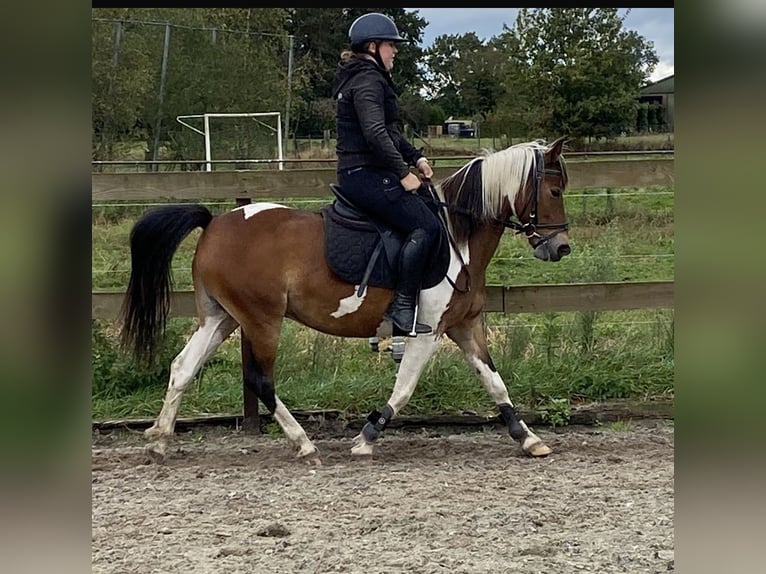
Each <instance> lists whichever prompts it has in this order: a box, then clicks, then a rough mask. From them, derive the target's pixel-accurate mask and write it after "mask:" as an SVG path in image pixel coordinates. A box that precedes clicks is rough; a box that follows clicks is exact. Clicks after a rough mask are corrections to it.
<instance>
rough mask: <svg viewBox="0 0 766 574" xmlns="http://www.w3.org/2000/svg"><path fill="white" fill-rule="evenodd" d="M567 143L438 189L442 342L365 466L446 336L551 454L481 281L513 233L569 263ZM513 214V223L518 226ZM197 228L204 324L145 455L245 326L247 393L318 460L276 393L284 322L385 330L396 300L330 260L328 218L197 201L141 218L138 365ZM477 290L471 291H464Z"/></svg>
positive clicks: (411, 374)
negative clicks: (512, 382)
mask: <svg viewBox="0 0 766 574" xmlns="http://www.w3.org/2000/svg"><path fill="white" fill-rule="evenodd" d="M563 144H564V138H559V139H558V140H556V141H555V142H553V143H552V144H550V145H546V144H544V143H543V142H540V141H535V142H528V143H524V144H518V145H514V146H511V147H509V148H506V149H504V150H501V151H496V152H491V153H490V152H487V153H485V154H484V155H482V156H480V157H477V158H475V159H473V160H471V161H470V162H469V163H467V164H466V165H464V166H463V167H461V168H460V169H459V170H457V171H456V172H455V173H454V174H453V175H451V176H449V177H447V178H445V179H444V180H442V181H440V182H438V183H437V185H436V186H435V197H436V199H434V202H435V203H436V205H438V208H439V209H441V210H442V212H443V213H445V222H446V223H447V229H448V231H449V233H450V235H451V239H452V241H451V242H450V261H449V267H448V271H447V276H446V277H445V278H444V279H443V280H442V281H441V282H440V283H438V284H437V285H435V286H433V287H431V288H428V289H423V290H422V291H421V292H420V298H419V305H418V314H419V321H421V322H424V323H427V324H430V325H434V326H435V328H434V332H433V333H430V334H420V335H417V336H416V337H413V338H409V339H408V340H407V344H406V347H405V352H404V356H403V358H402V361H401V364H400V366H399V369H398V371H397V375H396V381H395V383H394V388H393V391H392V393H391V396H390V398H389V400H388V402H387V403H386V404H385V405H384V406H383V407H382V408H381V410H380V411H374V412H373V413H371V414H370V417H368V422H367V423H366V424H365V426H364V428H363V430H362V431H361V432H360V433H359V435H357V436H356V437H355V438H354V440H353V446H352V448H351V453H352V454H353V455H361V456H368V455H371V454H372V452H373V446H374V444H375V440H376V439H377V438H378V436H379V435H380V433H381V431H382V430H383V429H384V428H385V426H386V425H387V423H388V422H389V421H390V420H391V419H392V418H393V417H394V416H396V414H397V413H399V412H401V410H402V408H404V406H405V405H406V404H407V402H408V400H409V399H410V397H411V396H412V393H413V391H414V390H415V386H416V384H417V382H418V378H419V376H420V374H421V372H422V370H423V368H424V366H425V364H426V363H427V361H428V360H429V359H430V357H431V356H432V355H433V353H434V351H435V350H436V348H437V347H438V345H439V342H440V339H441V338H442V335H445V334H446V335H447V336H448V337H449V338H450V339H452V340H453V341H454V342H455V343H456V344H457V345H458V347H459V348H460V349H461V350H462V352H463V354H464V357H465V360H466V361H467V362H468V364H470V365H471V367H473V369H474V370H475V372H476V374H477V375H478V377H479V379H480V380H481V382H482V384H483V385H484V387H485V388H486V390H487V392H488V393H489V395H490V396H491V397H492V399H493V400H494V401H495V404H496V405H497V407H498V409H499V412H500V416H501V418H502V420H503V422H504V423H505V424H506V425H507V427H508V430H509V433H510V435H511V437H512V438H513V439H515V440H516V441H518V443H519V444H520V446H521V450H522V451H523V452H524V453H525V454H527V455H530V456H534V457H539V456H545V455H547V454H549V453H550V452H551V449H550V448H549V447H548V446H547V445H546V444H544V443H543V441H542V440H541V439H540V438H539V437H538V436H537V435H535V434H534V433H533V432H532V431H531V430H530V429H529V428H528V427H527V425H526V424H525V423H524V421H523V420H521V419H520V418H519V416H518V414H517V412H516V410H515V408H514V406H513V404H512V403H511V400H510V398H509V396H508V390H507V388H506V386H505V383H504V382H503V379H502V377H501V376H500V374H499V373H498V372H497V370H496V369H495V366H494V365H493V363H492V359H491V358H490V355H489V352H488V349H487V341H486V339H485V336H484V330H483V328H482V312H483V309H484V304H485V299H486V294H485V273H486V269H487V265H488V264H489V262H490V259H491V258H492V256H493V254H494V252H495V250H496V249H497V246H498V244H499V242H500V239H501V237H502V235H503V232H504V231H505V229H506V228H507V227H510V228H513V229H515V230H516V232H517V233H519V234H521V233H523V234H524V235H525V236H526V239H527V240H528V242H529V244H530V246H531V247H532V249H533V251H534V255H535V257H537V258H538V259H541V260H543V261H558V260H560V259H561V258H562V257H564V256H565V255H568V254H569V253H570V247H569V238H568V234H567V229H568V225H567V222H566V217H565V213H564V199H563V193H564V190H565V188H566V186H567V182H568V176H567V171H566V165H565V162H564V160H563V157H562V156H561V151H562V146H563ZM514 218H516V219H514ZM197 227H201V228H202V229H203V232H202V233H201V235H200V237H199V240H198V242H197V246H196V252H195V255H194V260H193V264H192V277H193V283H194V294H195V301H196V306H197V314H198V318H199V326H198V328H197V330H196V331H195V332H194V334H193V335H192V336H191V338H190V339H189V341H188V342H187V344H186V346H185V347H184V348H183V350H182V351H181V352H180V353H179V354H178V356H176V358H175V359H174V360H173V362H172V365H171V372H170V380H169V383H168V388H167V393H166V395H165V399H164V403H163V406H162V410H161V412H160V414H159V416H158V417H157V419H156V421H155V422H154V425H153V426H152V427H151V428H149V429H147V430H146V433H145V436H146V438H147V439H148V444H147V445H146V452H147V453H148V454H149V455H150V456H151V457H152V458H153V459H155V460H157V461H161V460H162V459H163V458H164V456H165V452H166V449H167V445H168V441H169V440H170V439H171V438H172V436H173V433H174V428H175V421H176V416H177V413H178V408H179V405H180V402H181V398H182V396H183V393H184V391H185V390H186V388H187V387H188V385H189V383H190V382H191V381H192V379H193V378H194V376H195V375H196V373H197V372H198V371H199V369H200V368H201V367H202V365H203V364H204V363H205V361H207V360H208V359H209V358H210V356H211V355H212V354H213V352H214V351H215V350H216V348H217V347H218V346H219V345H220V344H221V343H222V342H223V341H224V340H225V339H226V338H227V337H228V336H229V335H231V333H232V332H233V331H234V330H235V329H236V328H237V326H239V327H241V330H242V334H243V337H245V338H246V339H247V341H249V342H250V346H249V348H247V346H244V347H245V348H244V350H243V361H247V362H248V363H250V364H251V365H253V366H254V368H252V369H248V373H249V375H248V377H247V380H246V381H245V384H246V385H247V386H248V387H249V388H250V389H252V390H253V391H254V392H255V394H256V395H257V396H258V398H259V400H260V401H261V402H262V403H263V404H264V405H265V406H266V407H267V408H268V410H269V411H270V412H271V414H272V415H273V417H274V419H275V420H276V421H277V423H279V425H280V426H281V427H282V430H283V431H284V434H285V436H286V437H287V438H288V440H289V441H290V442H291V443H292V445H293V446H294V447H295V448H296V450H297V457H298V458H300V459H304V460H306V461H307V462H309V463H313V464H321V462H320V459H319V453H318V450H317V448H316V446H315V445H314V444H313V442H312V441H311V440H310V439H309V438H308V436H307V435H306V432H305V431H304V429H303V428H302V427H301V425H300V424H299V423H298V422H297V421H296V420H295V418H294V417H293V416H292V414H291V413H290V411H289V410H288V409H287V408H286V407H285V405H284V404H283V403H282V401H281V400H280V399H279V397H278V396H277V395H276V394H275V391H274V381H273V373H274V362H275V359H276V356H277V344H278V340H279V333H280V328H281V325H282V321H283V319H284V318H285V317H287V318H290V319H293V320H295V321H298V322H299V323H302V324H303V325H306V326H308V327H311V328H312V329H315V330H317V331H321V332H323V333H327V334H330V335H336V336H340V337H359V338H363V337H371V336H375V335H385V334H387V332H388V331H387V329H388V330H390V323H388V322H387V321H384V319H383V313H384V312H385V310H386V308H387V306H388V304H389V302H390V301H391V299H392V296H393V291H392V290H390V289H386V288H381V287H374V286H370V287H369V288H367V289H366V290H364V292H363V293H362V294H361V295H360V294H359V292H358V289H357V287H358V286H355V285H352V284H351V283H347V282H344V281H342V280H341V279H340V278H339V277H337V276H336V275H335V274H334V273H333V272H332V271H331V270H330V268H329V267H328V265H327V263H326V261H325V253H324V250H323V246H324V228H323V218H322V215H321V214H320V213H317V212H310V211H306V210H301V209H293V208H288V207H285V206H282V205H278V204H273V203H254V204H249V205H245V206H242V207H238V208H236V209H234V210H232V211H229V212H227V213H225V214H222V215H219V216H213V215H212V214H211V213H210V211H209V210H208V209H207V208H206V207H204V206H200V205H169V206H163V207H160V208H157V209H154V210H152V211H149V212H147V213H146V214H144V215H143V216H142V217H141V218H140V219H139V220H138V221H137V222H136V224H135V225H134V227H133V229H132V231H131V236H130V248H131V274H130V280H129V285H128V288H127V293H126V297H125V300H124V304H123V308H122V313H121V321H122V331H121V340H122V343H123V345H124V346H125V347H126V348H129V349H131V350H132V352H133V353H134V354H135V355H136V356H137V357H138V358H140V359H147V358H151V357H152V356H153V353H154V351H155V349H156V343H157V341H158V339H159V337H161V336H162V335H163V334H164V329H165V325H166V319H167V316H168V313H169V302H170V290H171V283H172V281H171V271H170V265H171V261H172V258H173V254H174V253H175V251H176V249H177V248H178V246H179V244H180V243H181V241H182V240H183V239H184V238H185V237H186V236H188V234H189V233H191V231H192V230H194V229H196V228H197ZM460 285H464V286H466V285H470V288H460V287H459V286H460Z"/></svg>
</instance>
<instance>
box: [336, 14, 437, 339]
mask: <svg viewBox="0 0 766 574" xmlns="http://www.w3.org/2000/svg"><path fill="white" fill-rule="evenodd" d="M348 36H349V41H350V43H351V50H350V51H348V50H346V51H344V52H343V53H342V54H341V62H340V63H339V65H338V69H337V70H336V73H335V80H334V83H333V88H332V96H333V99H335V101H336V102H337V111H336V127H337V132H338V143H337V147H336V153H337V156H338V164H337V169H338V183H339V185H340V187H341V189H342V190H343V194H344V196H346V197H348V198H349V199H350V200H351V201H352V202H354V204H355V205H357V206H358V207H359V208H360V209H362V210H364V211H365V212H366V213H367V214H368V215H370V217H373V218H374V219H376V220H378V221H380V222H381V223H383V224H385V225H388V226H389V227H391V228H393V229H394V230H396V231H398V232H400V233H401V234H402V235H403V236H404V237H406V241H405V243H404V246H403V248H402V252H401V255H400V259H399V269H398V280H397V286H396V293H395V295H394V298H393V300H392V301H391V303H390V305H389V307H388V309H387V311H386V313H385V315H384V316H385V318H386V319H388V320H390V321H391V322H392V323H393V324H394V326H395V327H397V328H398V329H399V330H400V331H402V332H404V333H415V334H419V333H430V332H431V331H432V329H431V327H430V326H429V325H425V324H422V323H417V321H416V319H417V317H416V309H417V300H418V294H419V291H420V287H421V282H422V278H423V273H424V269H425V266H426V265H428V261H429V259H430V257H431V252H432V250H433V248H435V247H436V245H437V240H438V238H439V233H440V222H439V220H438V218H437V217H436V216H435V215H434V213H433V212H432V211H431V210H430V209H429V208H428V207H427V205H426V204H425V202H424V201H423V200H422V199H420V198H419V197H418V196H417V195H416V194H415V193H414V192H416V191H417V190H418V188H419V187H420V185H421V181H420V179H419V178H418V176H417V175H415V174H414V173H412V172H410V169H409V168H410V166H414V167H417V168H418V170H419V171H420V173H421V174H422V175H423V176H424V177H426V178H430V177H431V176H432V175H433V171H432V170H431V167H430V166H429V165H428V160H427V159H426V158H425V157H424V156H423V154H422V153H421V152H419V151H418V150H417V149H415V148H414V147H413V146H412V144H410V143H409V142H408V141H407V140H406V139H405V138H404V137H403V136H402V133H401V126H400V123H401V122H400V117H399V104H398V101H397V94H398V88H397V87H396V86H395V85H394V83H393V80H392V78H391V73H390V72H391V69H392V68H393V65H394V57H395V56H396V53H397V51H398V49H397V43H398V42H402V41H405V39H404V38H402V37H401V36H400V35H399V30H398V29H397V27H396V24H394V22H393V20H391V19H390V18H389V17H388V16H385V15H384V14H379V13H376V12H373V13H369V14H365V15H364V16H361V17H359V18H357V19H356V20H355V21H354V22H353V23H352V24H351V27H350V28H349V31H348Z"/></svg>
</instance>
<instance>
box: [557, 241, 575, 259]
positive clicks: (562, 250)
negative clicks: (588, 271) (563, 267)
mask: <svg viewBox="0 0 766 574" xmlns="http://www.w3.org/2000/svg"><path fill="white" fill-rule="evenodd" d="M558 252H559V257H564V256H565V255H569V254H570V253H572V249H571V248H570V247H569V245H566V244H564V245H559V249H558Z"/></svg>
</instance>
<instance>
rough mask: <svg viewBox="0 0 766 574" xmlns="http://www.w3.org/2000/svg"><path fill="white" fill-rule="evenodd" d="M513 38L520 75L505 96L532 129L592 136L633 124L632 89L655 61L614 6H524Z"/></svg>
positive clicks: (649, 45) (635, 91)
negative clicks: (516, 102)
mask: <svg viewBox="0 0 766 574" xmlns="http://www.w3.org/2000/svg"><path fill="white" fill-rule="evenodd" d="M512 34H513V35H514V36H515V40H516V41H515V42H514V49H515V50H517V54H516V55H515V57H517V58H518V59H519V60H520V63H521V70H522V72H521V77H520V81H518V83H517V84H516V85H515V86H513V89H512V90H510V89H509V90H508V93H509V94H511V95H512V96H514V97H518V99H519V102H520V103H521V104H522V105H524V106H526V107H527V109H526V110H524V115H525V117H527V118H528V120H529V128H530V129H532V130H534V129H536V130H539V131H542V132H544V133H546V134H547V135H549V136H555V135H569V136H573V137H585V136H596V137H598V136H613V135H616V134H618V133H619V132H621V131H622V130H624V129H627V128H629V127H630V126H633V125H634V124H635V119H636V106H637V104H636V97H637V94H638V91H639V89H640V88H641V86H642V85H643V84H644V83H645V81H646V79H647V77H648V76H649V74H651V72H652V70H653V69H654V66H655V65H656V64H657V61H658V59H657V55H656V53H655V52H654V48H653V44H652V43H651V42H649V41H647V40H646V39H644V38H643V37H642V36H640V35H639V34H638V33H637V32H634V31H630V30H626V29H625V28H624V27H623V22H622V19H621V18H620V16H619V15H618V13H617V9H616V8H546V9H526V8H522V9H521V10H519V14H518V16H517V19H516V27H515V29H514V30H513V31H512ZM508 103H509V104H510V105H513V99H511V100H510V101H509V102H508Z"/></svg>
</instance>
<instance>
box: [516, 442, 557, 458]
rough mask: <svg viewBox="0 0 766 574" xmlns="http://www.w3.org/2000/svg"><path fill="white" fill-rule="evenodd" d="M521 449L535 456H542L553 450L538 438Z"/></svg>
mask: <svg viewBox="0 0 766 574" xmlns="http://www.w3.org/2000/svg"><path fill="white" fill-rule="evenodd" d="M521 449H522V450H523V451H524V454H526V455H528V456H531V457H534V458H542V457H544V456H548V455H549V454H551V453H552V452H553V451H552V450H551V448H550V447H549V446H548V445H547V444H545V443H544V442H543V441H541V440H536V441H534V442H532V443H531V444H528V445H524V446H522V447H521Z"/></svg>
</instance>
